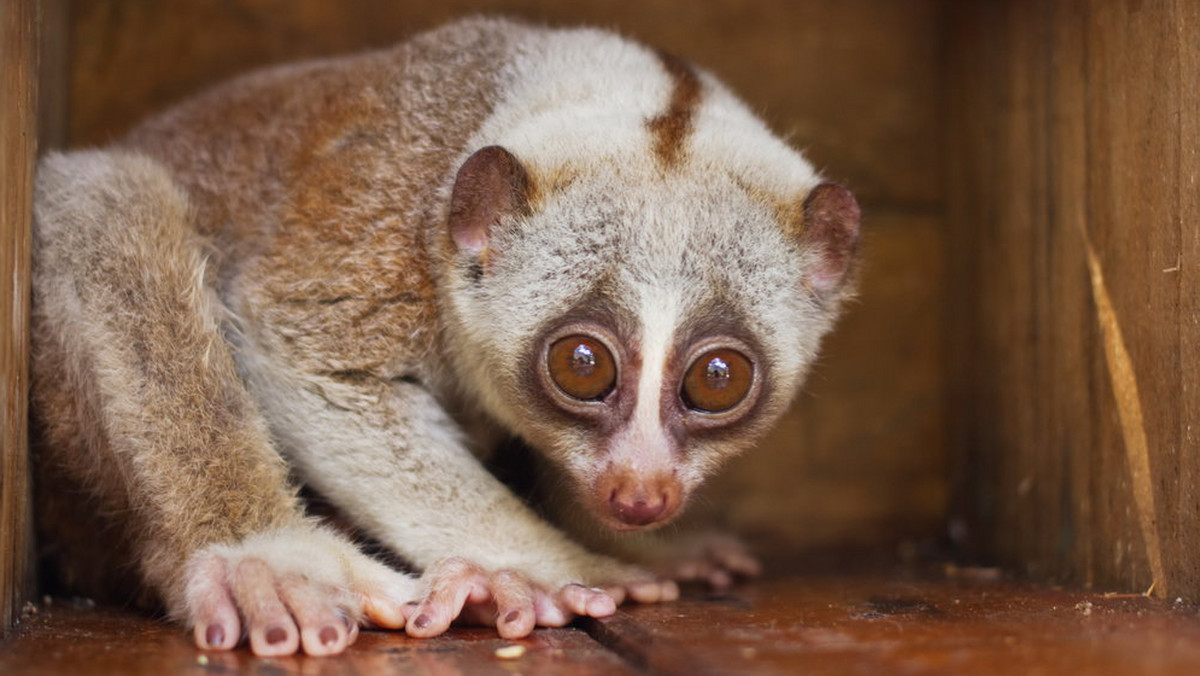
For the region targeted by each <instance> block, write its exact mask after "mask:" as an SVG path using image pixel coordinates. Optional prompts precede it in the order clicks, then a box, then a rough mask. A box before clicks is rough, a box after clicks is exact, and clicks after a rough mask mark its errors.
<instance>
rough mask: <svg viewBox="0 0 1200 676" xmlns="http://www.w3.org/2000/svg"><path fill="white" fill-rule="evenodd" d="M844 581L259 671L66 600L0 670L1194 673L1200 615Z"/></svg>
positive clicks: (44, 615) (90, 674)
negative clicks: (507, 653) (513, 651)
mask: <svg viewBox="0 0 1200 676" xmlns="http://www.w3.org/2000/svg"><path fill="white" fill-rule="evenodd" d="M839 570H840V572H837V573H831V572H830V571H829V570H825V572H817V570H816V569H811V570H809V572H808V575H807V576H805V577H799V578H797V577H792V578H788V579H772V580H766V581H763V582H761V583H757V584H755V585H752V586H747V587H742V588H738V589H734V590H732V591H730V592H729V593H726V594H722V595H705V594H701V593H699V592H694V593H691V594H688V595H685V597H684V598H683V599H682V600H680V601H679V602H678V603H673V604H665V605H661V606H636V605H634V606H627V607H624V608H622V609H621V610H620V611H618V613H617V614H616V615H615V616H612V617H609V618H605V619H603V620H588V621H583V622H579V623H577V625H576V626H575V627H572V628H564V629H539V630H537V631H535V632H534V633H533V635H532V636H530V637H529V638H527V639H522V640H520V641H504V640H501V639H498V638H496V637H495V634H494V631H493V630H491V629H471V628H463V627H455V628H452V629H451V630H450V632H449V633H447V634H446V635H444V636H440V637H438V638H434V639H411V638H408V637H406V636H404V635H403V634H402V633H398V632H386V631H364V632H363V633H362V634H361V635H360V637H359V639H358V641H357V643H355V644H354V645H353V646H351V647H350V649H349V650H348V651H347V652H346V653H345V654H344V655H342V656H339V657H334V658H310V657H304V656H299V657H289V658H276V659H266V658H255V657H253V656H251V655H250V654H249V651H248V650H246V649H245V648H242V649H239V650H236V651H233V652H229V653H213V652H209V653H201V652H199V651H197V650H195V648H193V647H192V646H191V645H190V643H189V642H188V638H187V635H186V632H184V631H183V630H182V629H180V628H178V627H175V626H172V625H168V624H165V623H162V622H155V621H153V620H150V619H147V618H145V617H141V616H137V615H133V614H131V613H128V612H121V611H117V610H114V609H104V608H99V609H88V608H72V607H71V606H70V604H69V602H68V603H64V602H62V601H58V602H55V604H54V605H52V606H45V605H42V606H40V607H39V608H38V610H37V613H36V614H33V615H31V616H30V617H29V618H28V620H27V621H25V622H23V623H22V624H21V626H20V628H19V630H18V631H17V632H16V633H15V635H14V636H13V637H12V638H11V639H10V640H8V641H7V642H6V643H4V644H2V645H0V673H4V674H8V675H11V676H18V675H24V674H73V675H77V676H102V675H104V676H106V675H109V674H123V675H126V676H141V675H143V674H144V675H146V676H157V675H158V674H196V675H197V676H199V675H202V674H257V675H263V676H265V675H270V676H285V675H288V674H302V675H304V676H342V675H345V676H350V675H353V674H392V673H403V674H413V675H414V676H426V675H428V676H457V675H466V674H469V675H471V676H475V675H484V674H486V675H492V674H495V675H497V676H505V675H512V674H572V675H574V676H589V675H591V674H596V675H600V674H604V675H608V674H613V675H618V676H624V675H626V674H643V675H648V676H708V675H710V674H711V675H714V676H715V675H722V676H723V675H728V674H746V675H749V676H777V675H778V676H785V675H789V674H805V675H806V676H822V675H824V674H833V675H837V676H843V675H858V674H862V675H864V676H867V675H873V674H912V675H921V674H930V675H934V674H936V675H944V674H972V675H975V674H979V675H992V674H997V675H999V674H1066V673H1083V674H1089V675H1092V676H1124V675H1135V674H1136V675H1138V676H1149V675H1155V676H1157V675H1159V674H1161V675H1164V676H1166V675H1169V674H1194V673H1196V672H1197V670H1200V616H1198V615H1197V607H1196V606H1195V605H1192V604H1186V603H1175V602H1174V601H1167V600H1160V599H1153V598H1144V597H1141V596H1140V595H1134V596H1132V597H1130V596H1126V597H1120V596H1111V595H1106V594H1101V593H1095V592H1079V591H1064V590H1061V589H1051V588H1048V587H1045V586H1042V587H1038V586H1033V585H1026V584H1019V583H1014V582H1012V581H1005V580H992V581H985V580H981V579H978V576H981V577H989V576H990V575H991V574H992V573H995V571H994V570H991V571H987V570H975V571H971V570H961V569H950V571H949V572H950V573H951V575H949V576H945V575H941V574H940V572H941V571H919V570H909V569H906V570H902V571H898V572H893V573H887V574H880V573H879V572H857V573H851V572H847V571H846V570H845V569H844V568H841V569H839ZM973 578H974V579H973ZM64 606H65V607H64ZM585 632H586V633H585ZM589 634H590V635H591V637H589ZM514 643H515V644H519V645H522V646H524V647H525V652H524V654H522V655H521V656H519V657H517V658H515V659H509V660H503V659H499V658H498V657H497V656H496V654H495V651H496V649H497V648H499V647H502V646H507V645H512V644H514Z"/></svg>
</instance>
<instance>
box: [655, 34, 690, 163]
mask: <svg viewBox="0 0 1200 676" xmlns="http://www.w3.org/2000/svg"><path fill="white" fill-rule="evenodd" d="M658 57H659V59H660V60H661V61H662V65H663V68H665V69H666V71H667V74H668V75H670V76H671V81H672V82H673V83H674V87H673V89H672V90H671V101H670V103H669V104H668V105H667V109H666V110H665V111H663V113H662V114H661V115H658V116H656V117H654V118H653V119H651V120H650V121H648V122H647V123H646V126H647V127H649V129H650V133H651V134H653V135H654V154H655V156H656V157H657V158H658V161H659V163H660V164H661V165H662V166H663V167H664V168H666V169H670V168H671V167H674V166H675V165H676V164H678V163H679V158H680V155H681V154H682V153H683V148H684V142H685V141H686V139H687V135H688V133H689V132H690V131H691V129H692V117H693V116H694V115H695V112H696V106H698V105H699V104H700V94H701V91H700V78H699V77H697V76H696V71H695V70H694V69H693V68H692V66H691V64H689V63H688V62H687V61H684V60H683V59H681V58H679V57H677V56H674V55H672V54H667V53H665V52H658Z"/></svg>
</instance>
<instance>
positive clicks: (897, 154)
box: [67, 0, 947, 549]
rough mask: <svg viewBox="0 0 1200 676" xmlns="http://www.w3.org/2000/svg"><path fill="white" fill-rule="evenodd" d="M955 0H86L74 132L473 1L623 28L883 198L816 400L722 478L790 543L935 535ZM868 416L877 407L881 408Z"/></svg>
mask: <svg viewBox="0 0 1200 676" xmlns="http://www.w3.org/2000/svg"><path fill="white" fill-rule="evenodd" d="M938 6H939V5H938V3H937V2H934V1H933V0H919V1H913V2H903V3H897V2H894V1H892V0H852V1H846V0H806V1H803V2H797V1H794V0H760V1H758V2H741V1H739V0H715V1H713V2H704V3H687V2H680V1H677V0H651V1H646V2H639V3H626V2H615V1H611V0H577V1H575V2H570V3H563V2H556V1H553V0H447V1H445V2H441V3H419V2H388V3H379V2H372V1H370V0H346V1H344V2H338V3H331V2H326V1H324V0H235V1H232V2H228V1H227V2H195V1H191V2H167V1H160V2H153V3H150V2H139V1H136V0H89V2H76V3H75V5H74V8H73V16H72V24H71V46H72V49H73V53H72V57H71V79H70V83H71V86H70V94H71V108H70V111H71V112H70V117H69V120H68V123H67V124H68V128H69V133H70V138H71V141H72V142H73V143H77V144H79V143H84V144H93V143H98V142H103V141H105V140H108V139H111V138H114V136H115V135H117V134H119V133H120V132H122V131H123V130H124V129H126V128H128V126H129V125H130V124H132V123H133V122H134V121H135V120H136V119H138V118H139V117H141V116H143V115H145V114H148V113H149V112H151V111H153V110H155V109H157V108H159V107H161V106H163V105H165V104H167V103H169V102H171V101H173V100H175V99H177V98H179V97H180V96H183V95H185V94H188V93H190V92H193V91H196V90H197V89H199V88H201V87H203V86H204V85H207V84H209V83H211V82H214V81H217V80H220V79H222V78H225V77H227V76H229V75H232V74H235V73H238V72H241V71H244V70H246V69H247V68H250V67H253V66H256V65H260V64H264V63H270V62H277V61H282V60H288V59H294V58H297V57H302V56H311V55H321V54H329V53H338V52H345V51H349V50H355V49H361V48H364V47H369V46H378V45H386V44H389V43H391V42H393V41H395V40H397V39H400V38H402V37H404V36H406V35H409V34H411V33H414V32H416V31H419V30H421V29H424V28H428V27H431V26H433V25H436V24H438V23H440V22H442V21H444V20H446V19H449V18H452V17H455V16H461V15H463V14H465V13H469V12H479V11H502V12H504V13H506V14H510V15H516V16H522V17H526V18H531V19H534V20H539V21H548V22H552V23H556V24H574V23H580V22H587V23H591V24H598V25H603V26H609V27H615V28H618V29H620V30H621V31H623V32H625V33H627V34H630V35H632V36H635V37H638V38H640V39H644V40H647V41H650V42H652V43H654V44H656V45H658V46H661V47H663V48H665V49H668V50H670V51H673V52H676V53H679V54H683V55H686V56H688V57H690V58H692V59H694V60H695V61H697V62H699V63H701V64H702V65H704V66H706V67H709V68H710V69H712V70H714V71H715V72H717V73H718V74H719V75H720V76H722V77H724V78H725V79H726V80H727V81H729V82H730V83H731V84H732V85H733V87H734V88H735V89H736V90H737V91H739V92H741V93H742V94H743V95H744V96H745V97H746V98H747V99H748V100H749V101H750V102H751V103H752V104H753V105H754V106H755V107H756V108H758V109H760V110H762V111H763V112H764V113H765V115H766V117H767V119H768V120H769V122H770V123H771V124H772V125H773V127H774V128H775V129H777V130H779V131H781V132H783V133H785V134H788V135H790V136H791V137H792V138H793V140H794V141H795V143H796V144H797V145H798V146H800V147H803V148H806V149H807V150H808V153H809V156H810V157H811V158H812V159H813V160H814V162H815V163H816V164H817V165H818V166H820V167H822V168H823V169H824V170H825V171H826V172H827V173H828V174H829V175H830V176H832V177H834V178H837V179H839V180H842V181H845V182H846V183H847V184H848V185H850V186H851V187H852V188H853V189H854V190H855V191H856V192H857V193H858V195H859V197H860V199H861V200H862V201H863V203H864V206H865V209H866V214H867V215H866V230H867V257H868V263H867V265H866V268H865V275H864V280H863V293H862V298H861V301H860V303H859V304H858V305H856V306H855V307H853V308H852V309H851V313H850V315H849V317H848V318H847V320H846V322H845V323H844V325H843V326H842V328H841V329H840V330H839V332H838V334H837V335H836V336H835V337H834V338H833V339H832V340H831V341H830V344H829V349H828V351H827V353H826V357H825V358H824V360H823V362H822V364H821V365H820V367H819V368H818V369H817V370H816V373H815V374H814V376H813V379H812V382H811V386H810V387H809V388H808V390H807V393H806V394H805V395H804V396H803V397H802V398H801V401H800V404H799V405H798V406H797V407H796V409H795V411H794V412H793V413H792V414H791V415H790V416H789V417H788V418H787V420H786V421H785V423H784V425H783V426H782V427H781V429H780V431H779V432H778V433H777V434H775V435H774V436H773V437H772V439H771V440H770V441H769V443H768V444H767V447H766V448H764V449H763V450H762V452H760V453H757V454H755V455H754V456H753V457H751V458H748V459H747V460H746V461H744V462H740V463H738V464H737V465H736V466H735V467H734V468H733V469H732V470H731V472H730V473H729V475H728V476H727V477H726V480H725V481H724V482H723V483H722V484H721V485H719V486H717V487H716V488H715V490H714V491H713V497H712V503H711V504H714V505H717V504H719V505H721V506H722V509H721V510H719V513H720V514H721V515H722V518H723V519H725V520H726V521H727V522H728V524H729V525H731V526H733V527H736V528H738V529H740V530H743V531H745V532H748V533H750V534H752V535H754V536H756V537H757V538H758V539H760V540H762V541H764V542H769V543H772V544H774V545H776V546H782V547H783V548H789V549H790V548H796V547H801V546H807V545H812V544H827V543H834V542H843V541H846V540H851V541H856V542H866V543H873V542H881V541H892V540H895V539H899V538H904V537H922V536H926V535H928V534H930V533H932V532H934V531H936V530H937V529H938V528H939V526H940V523H941V522H942V520H943V517H944V514H945V499H946V493H947V491H946V479H945V477H946V462H947V461H946V457H947V454H946V446H945V442H944V440H943V433H942V428H943V417H942V404H943V399H942V396H941V377H942V354H943V349H942V345H941V340H942V333H941V330H940V327H941V321H940V313H941V311H942V303H941V297H940V293H941V291H940V289H941V288H942V274H943V272H942V251H943V247H942V235H941V228H940V220H939V219H940V209H941V205H940V202H939V194H940V192H939V184H938V176H939V173H938V170H939V166H940V165H939V163H938V133H939V132H938V125H937V115H938V110H937V97H936V94H937V90H938V87H937V73H938V71H937V62H936V58H937V44H938V35H939V33H938V28H939V22H938V9H937V8H938ZM866 421H869V424H864V423H865V422H866Z"/></svg>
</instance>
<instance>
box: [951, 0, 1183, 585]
mask: <svg viewBox="0 0 1200 676" xmlns="http://www.w3.org/2000/svg"><path fill="white" fill-rule="evenodd" d="M949 8H950V12H949V16H948V21H947V35H948V38H949V39H948V44H947V53H946V56H945V60H944V63H945V64H946V70H945V97H944V105H945V108H944V110H945V111H946V121H947V127H946V141H945V142H946V148H947V153H946V162H947V164H946V178H947V180H946V192H945V194H946V201H947V205H948V211H947V227H948V230H947V236H948V243H949V246H948V250H949V251H953V252H954V254H953V256H952V257H951V258H950V259H949V261H948V264H949V265H948V276H949V278H950V279H951V280H953V283H952V284H951V291H952V297H951V299H950V304H949V306H948V312H947V317H948V320H949V323H948V329H949V333H948V336H949V337H948V339H947V344H948V345H949V346H950V347H951V348H952V354H951V355H950V356H949V363H950V369H949V370H950V373H952V374H954V375H953V377H952V379H951V381H950V385H949V387H948V390H947V391H948V396H949V402H950V405H949V407H948V414H949V420H951V421H953V425H952V426H951V427H950V435H951V443H952V446H953V447H954V448H956V449H958V450H959V451H961V452H962V454H961V456H958V457H959V460H960V461H959V462H957V463H956V469H955V476H956V479H955V482H954V485H955V486H956V487H957V488H958V491H957V493H956V496H955V498H954V505H955V510H956V511H957V512H960V513H962V514H965V515H967V517H968V520H969V523H971V524H973V526H974V527H975V530H976V532H977V533H978V534H979V535H980V537H979V539H978V541H979V542H981V543H983V545H984V547H985V549H987V550H990V551H991V552H992V553H993V554H995V555H996V556H998V558H999V560H1000V561H1001V562H1002V563H1004V564H1006V565H1008V566H1010V567H1013V568H1015V569H1017V570H1020V571H1024V572H1026V573H1028V574H1030V575H1031V576H1033V577H1036V578H1043V579H1044V578H1049V579H1061V580H1066V581H1070V582H1074V583H1084V584H1087V585H1095V586H1098V587H1103V588H1118V589H1125V590H1130V591H1142V590H1146V589H1148V588H1149V587H1150V586H1151V585H1152V584H1153V585H1154V590H1155V592H1157V593H1159V594H1169V595H1171V596H1180V595H1182V596H1186V597H1191V598H1195V596H1196V595H1197V594H1200V540H1198V536H1200V453H1198V452H1197V451H1198V450H1200V448H1198V440H1200V274H1198V273H1200V269H1198V267H1197V266H1198V264H1200V186H1198V185H1197V180H1198V179H1200V157H1198V156H1197V152H1198V150H1200V134H1198V132H1200V3H1196V2H1192V1H1191V0H1179V1H1177V2H1167V1H1147V2H1141V1H1134V0H1095V1H1092V2H1084V1H1076V2H1069V1H1066V0H1063V1H1058V2H1010V3H1000V2H978V3H949Z"/></svg>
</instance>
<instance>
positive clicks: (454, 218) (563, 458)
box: [442, 109, 859, 530]
mask: <svg viewBox="0 0 1200 676" xmlns="http://www.w3.org/2000/svg"><path fill="white" fill-rule="evenodd" d="M732 117H733V118H734V119H732V120H730V121H728V122H729V123H728V124H725V123H724V122H726V121H723V120H721V119H715V120H710V121H708V122H705V121H703V120H701V121H700V122H701V123H700V124H698V125H696V124H693V127H694V128H693V129H690V130H689V136H688V139H687V144H686V147H685V148H684V149H682V150H680V149H679V148H675V149H671V148H667V149H665V150H664V148H663V147H662V146H661V144H660V145H657V146H656V143H655V141H656V140H661V137H662V134H657V135H656V133H655V132H656V130H655V129H654V128H653V124H654V122H653V120H651V121H650V123H649V124H646V125H642V127H641V130H640V131H641V133H644V139H643V140H642V142H638V141H637V139H629V138H626V139H621V138H613V137H614V136H617V137H619V136H620V135H621V132H620V131H616V132H614V131H612V130H611V129H609V127H611V126H612V122H611V120H604V119H601V120H597V121H596V122H595V125H596V126H595V127H593V128H588V124H587V123H586V121H585V122H583V123H581V122H579V121H577V120H576V121H572V123H571V125H570V128H569V131H566V132H562V133H554V132H547V131H546V129H547V128H552V127H553V124H552V123H553V120H535V121H534V122H533V123H531V125H530V129H527V130H525V133H522V131H521V130H520V129H518V130H517V131H514V132H512V133H510V134H508V135H507V137H506V139H507V140H506V141H502V143H501V145H490V146H486V147H483V148H481V149H478V150H477V151H475V152H474V153H473V154H471V155H470V156H469V158H468V159H467V160H466V161H465V162H464V163H463V164H462V165H461V168H460V169H459V170H458V174H457V177H456V180H455V183H454V188H453V194H452V197H451V199H450V206H449V216H448V221H449V227H448V229H447V231H446V232H445V238H444V242H443V244H444V251H445V252H446V254H447V266H446V267H445V269H444V270H443V274H442V277H443V292H444V295H443V301H444V308H445V310H444V314H445V319H446V322H445V323H446V338H447V343H448V345H449V351H450V354H451V359H452V362H453V364H454V367H455V369H456V371H457V372H458V373H459V377H460V380H461V381H462V382H463V383H466V387H467V388H468V389H471V390H473V391H474V392H475V394H477V395H478V399H479V401H480V403H481V405H482V406H483V407H484V408H485V409H486V410H487V411H488V412H489V413H490V414H491V415H492V416H493V417H495V418H496V419H497V420H499V421H500V422H501V423H503V424H504V425H506V426H507V427H508V428H509V429H510V430H511V431H512V432H514V433H515V434H517V435H519V436H521V437H523V438H524V439H525V440H526V441H527V442H529V443H530V444H531V445H532V446H533V447H534V448H535V449H537V450H538V451H540V452H541V453H542V454H544V455H545V456H547V457H548V458H549V459H550V460H551V461H553V462H555V463H557V464H558V465H559V466H560V467H561V468H562V469H563V470H565V472H566V474H567V475H568V476H569V477H571V479H572V480H573V482H574V484H575V491H576V493H577V495H579V496H580V497H581V498H582V502H583V503H584V504H586V505H588V507H589V508H590V510H591V511H592V513H593V514H594V515H595V516H596V517H598V518H599V520H600V521H601V522H603V523H605V524H607V525H608V526H610V527H612V528H614V529H618V530H632V529H639V528H646V527H652V526H657V525H661V524H664V523H666V522H667V521H669V520H670V519H671V518H672V517H674V516H675V515H677V514H678V513H679V511H680V508H681V507H682V506H683V505H684V504H685V503H686V501H687V499H688V496H689V495H690V494H691V493H692V492H693V491H694V490H695V489H696V487H697V486H699V484H700V483H701V482H702V481H703V479H704V478H705V477H706V476H707V475H709V474H711V473H712V472H713V471H714V470H715V469H716V468H717V467H718V466H719V465H721V464H722V462H723V461H725V460H726V459H728V458H729V457H731V456H733V455H735V454H737V453H739V452H741V451H743V450H745V449H746V448H747V447H749V446H751V445H752V444H753V443H754V442H755V441H756V440H758V439H759V438H760V437H761V436H762V434H763V433H764V432H765V431H766V430H767V429H768V428H769V426H770V425H771V423H773V422H774V421H775V420H776V418H777V417H778V416H779V415H780V413H782V412H783V411H784V410H785V408H786V407H787V405H788V403H789V401H790V400H791V398H792V396H793V394H794V393H795V391H796V390H797V388H798V387H799V385H800V383H801V382H802V380H803V378H804V376H805V373H806V372H807V370H808V368H809V365H810V364H811V363H812V361H813V359H814V357H815V355H816V353H817V350H818V347H819V343H820V342H821V339H822V337H823V336H824V335H825V334H826V333H827V332H828V331H829V329H830V328H831V326H832V324H833V322H834V320H835V318H836V316H837V314H838V312H839V307H840V305H841V303H842V300H843V299H844V298H845V297H846V296H847V295H848V293H849V288H848V287H849V286H850V284H849V283H848V281H847V280H848V277H850V276H851V275H850V274H849V273H850V272H851V270H852V268H853V267H854V261H855V253H856V248H857V241H858V226H859V209H858V205H857V203H856V202H855V200H854V198H853V197H852V196H851V194H850V193H849V192H848V191H846V190H845V189H844V188H841V187H840V186H837V185H834V184H830V183H821V182H820V180H819V179H818V178H817V177H816V176H815V175H814V173H813V171H812V169H811V167H810V165H808V163H807V162H806V161H805V160H804V159H803V158H802V157H801V156H800V155H799V154H797V153H795V152H794V151H792V150H791V149H789V148H787V147H786V145H784V144H783V143H782V142H779V141H778V140H776V139H775V138H774V137H773V136H770V135H769V134H768V133H767V132H766V131H765V129H764V128H762V127H761V125H760V123H758V122H757V120H755V119H754V118H752V117H751V116H749V115H748V114H745V115H741V114H740V111H739V110H736V109H735V110H734V114H733V115H732ZM630 127H631V125H626V128H630ZM638 133H639V130H637V129H634V130H633V131H630V132H629V133H628V134H627V135H628V136H636V135H637V134H638ZM674 141H675V142H676V143H678V142H679V139H674Z"/></svg>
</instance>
